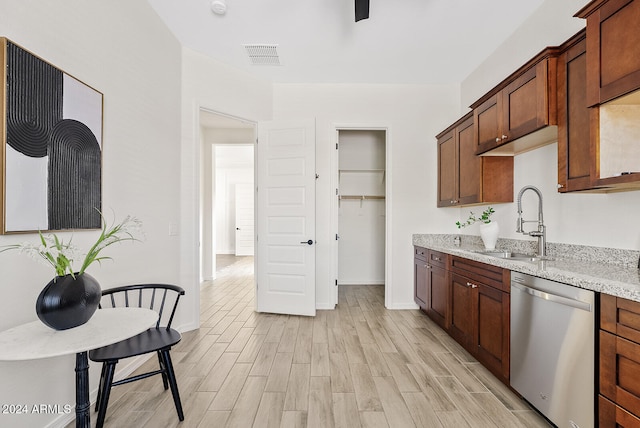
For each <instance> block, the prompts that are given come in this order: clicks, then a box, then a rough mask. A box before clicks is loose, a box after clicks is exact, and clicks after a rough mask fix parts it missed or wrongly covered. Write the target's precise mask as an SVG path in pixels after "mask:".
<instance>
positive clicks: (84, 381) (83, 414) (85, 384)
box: [76, 351, 91, 428]
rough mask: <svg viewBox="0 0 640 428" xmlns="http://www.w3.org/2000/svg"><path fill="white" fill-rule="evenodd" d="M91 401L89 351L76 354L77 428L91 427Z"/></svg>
mask: <svg viewBox="0 0 640 428" xmlns="http://www.w3.org/2000/svg"><path fill="white" fill-rule="evenodd" d="M90 408H91V403H90V402H89V359H88V358H87V352H86V351H85V352H78V353H77V354H76V428H91V413H90V410H89V409H90Z"/></svg>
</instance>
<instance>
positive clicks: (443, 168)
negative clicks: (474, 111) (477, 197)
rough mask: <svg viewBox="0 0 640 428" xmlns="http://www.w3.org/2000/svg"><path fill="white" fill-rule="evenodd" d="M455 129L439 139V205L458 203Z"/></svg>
mask: <svg viewBox="0 0 640 428" xmlns="http://www.w3.org/2000/svg"><path fill="white" fill-rule="evenodd" d="M454 131H455V129H454V130H452V131H451V132H448V133H447V134H446V135H444V136H442V137H441V138H440V139H438V206H439V207H448V206H451V205H455V204H457V199H458V169H457V167H456V160H457V155H456V140H455V132H454Z"/></svg>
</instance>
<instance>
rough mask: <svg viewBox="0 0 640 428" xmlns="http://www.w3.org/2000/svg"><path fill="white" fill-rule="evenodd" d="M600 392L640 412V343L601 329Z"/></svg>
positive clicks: (623, 406) (627, 408) (633, 412)
mask: <svg viewBox="0 0 640 428" xmlns="http://www.w3.org/2000/svg"><path fill="white" fill-rule="evenodd" d="M600 394H602V395H603V396H605V397H606V398H608V399H610V400H611V401H613V402H614V403H616V404H617V405H618V406H620V407H622V408H624V409H626V410H627V411H629V412H630V413H632V414H634V415H640V345H638V344H637V343H634V342H631V341H629V340H626V339H623V338H621V337H619V336H615V335H613V334H611V333H608V332H606V331H603V330H600Z"/></svg>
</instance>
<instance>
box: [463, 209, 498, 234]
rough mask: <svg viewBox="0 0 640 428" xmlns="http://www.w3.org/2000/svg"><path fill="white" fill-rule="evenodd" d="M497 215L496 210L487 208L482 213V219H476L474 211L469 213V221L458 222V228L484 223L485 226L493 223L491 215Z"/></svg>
mask: <svg viewBox="0 0 640 428" xmlns="http://www.w3.org/2000/svg"><path fill="white" fill-rule="evenodd" d="M493 213H495V211H494V209H493V208H491V207H487V209H486V210H484V211H482V215H481V216H480V217H476V215H475V214H474V213H473V211H471V212H470V213H469V218H468V219H467V221H465V222H464V223H460V222H459V221H458V222H456V226H458V229H461V228H463V227H467V226H471V225H472V224H474V223H477V222H482V223H484V224H488V223H491V218H490V217H491V214H493Z"/></svg>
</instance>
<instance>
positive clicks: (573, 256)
mask: <svg viewBox="0 0 640 428" xmlns="http://www.w3.org/2000/svg"><path fill="white" fill-rule="evenodd" d="M456 236H460V237H461V241H462V242H461V244H460V245H459V246H456V245H455V244H454V238H455V237H456ZM413 245H416V246H419V247H424V248H428V249H431V250H435V251H441V252H443V253H448V254H452V255H455V256H460V257H465V258H467V259H471V260H476V261H478V262H482V263H486V264H490V265H494V266H499V267H502V268H505V269H509V270H511V271H516V272H522V273H526V274H529V275H534V276H537V277H540V278H545V279H550V280H552V281H557V282H562V283H565V284H569V285H573V286H575V287H580V288H584V289H587V290H593V291H597V292H601V293H605V294H610V295H612V296H617V297H624V298H625V299H630V300H634V301H636V302H640V269H638V258H639V257H640V251H634V250H620V249H615V248H601V247H588V246H578V245H567V244H554V243H548V244H547V253H548V255H549V256H550V257H551V258H552V260H544V261H538V262H527V261H517V260H509V259H501V258H498V257H493V256H488V255H485V254H482V253H480V251H483V250H484V246H483V245H482V241H481V240H480V238H479V237H477V236H472V235H438V234H414V235H413ZM536 245H537V241H524V240H515V239H499V240H498V243H497V245H496V249H497V250H505V251H512V252H522V253H529V254H533V253H534V252H535V249H536Z"/></svg>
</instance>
